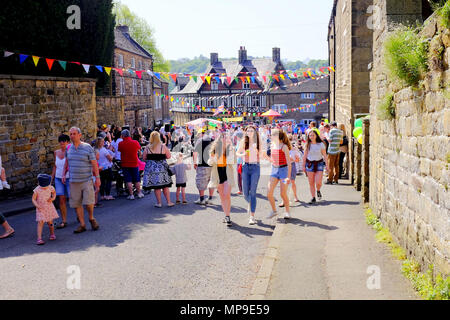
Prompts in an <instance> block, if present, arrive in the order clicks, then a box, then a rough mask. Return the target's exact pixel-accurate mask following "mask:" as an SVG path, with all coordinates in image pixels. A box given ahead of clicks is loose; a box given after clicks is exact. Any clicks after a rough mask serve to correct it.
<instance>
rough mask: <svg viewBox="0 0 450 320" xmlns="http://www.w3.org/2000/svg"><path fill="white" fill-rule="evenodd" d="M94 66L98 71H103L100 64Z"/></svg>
mask: <svg viewBox="0 0 450 320" xmlns="http://www.w3.org/2000/svg"><path fill="white" fill-rule="evenodd" d="M95 67H96V68H97V69H98V71H100V72H103V67H102V66H95Z"/></svg>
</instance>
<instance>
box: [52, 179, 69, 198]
mask: <svg viewBox="0 0 450 320" xmlns="http://www.w3.org/2000/svg"><path fill="white" fill-rule="evenodd" d="M55 190H56V195H57V196H65V197H66V198H69V197H70V180H69V179H66V184H64V183H62V179H61V178H55Z"/></svg>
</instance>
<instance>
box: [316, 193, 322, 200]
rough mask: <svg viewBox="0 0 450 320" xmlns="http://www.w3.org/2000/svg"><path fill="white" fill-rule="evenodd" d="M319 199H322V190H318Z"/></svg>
mask: <svg viewBox="0 0 450 320" xmlns="http://www.w3.org/2000/svg"><path fill="white" fill-rule="evenodd" d="M317 200H319V201H320V200H322V193H321V192H320V190H317Z"/></svg>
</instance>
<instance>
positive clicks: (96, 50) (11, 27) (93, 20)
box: [0, 0, 115, 86]
mask: <svg viewBox="0 0 450 320" xmlns="http://www.w3.org/2000/svg"><path fill="white" fill-rule="evenodd" d="M71 5H78V6H79V7H80V9H81V29H80V30H69V29H68V28H67V20H68V18H69V16H70V15H69V14H67V8H68V7H69V6H71ZM112 6H113V4H112V0H99V1H91V0H46V1H35V0H21V1H2V8H1V10H0V54H1V55H2V54H3V53H2V52H1V51H2V50H8V51H12V52H15V53H23V54H31V55H36V56H39V57H44V58H51V59H59V60H65V61H78V62H82V63H87V64H92V65H102V66H110V65H111V64H112V58H113V51H114V25H115V20H114V15H113V14H112ZM0 73H6V74H27V75H43V76H62V77H84V76H87V77H90V78H93V77H97V78H98V79H99V82H98V86H102V84H104V83H105V82H106V80H107V75H105V74H104V73H103V72H102V73H101V72H100V71H97V70H96V68H91V71H90V72H89V74H86V73H85V72H84V69H83V68H82V67H81V66H78V65H75V64H70V63H68V64H67V69H66V71H64V69H63V68H61V66H60V65H59V64H58V63H55V64H54V66H53V68H52V70H51V71H49V70H48V67H47V64H46V62H45V60H43V59H41V60H40V61H39V64H38V66H37V67H35V65H34V63H33V61H32V59H31V58H28V59H27V60H26V61H25V62H24V63H22V64H20V63H19V58H18V56H17V55H15V56H12V57H10V58H8V59H0Z"/></svg>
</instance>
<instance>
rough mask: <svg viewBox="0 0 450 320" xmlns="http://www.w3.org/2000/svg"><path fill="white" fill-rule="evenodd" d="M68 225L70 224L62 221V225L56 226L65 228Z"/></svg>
mask: <svg viewBox="0 0 450 320" xmlns="http://www.w3.org/2000/svg"><path fill="white" fill-rule="evenodd" d="M67 226H68V224H67V222H61V224H60V225H58V226H56V229H64V228H65V227H67Z"/></svg>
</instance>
